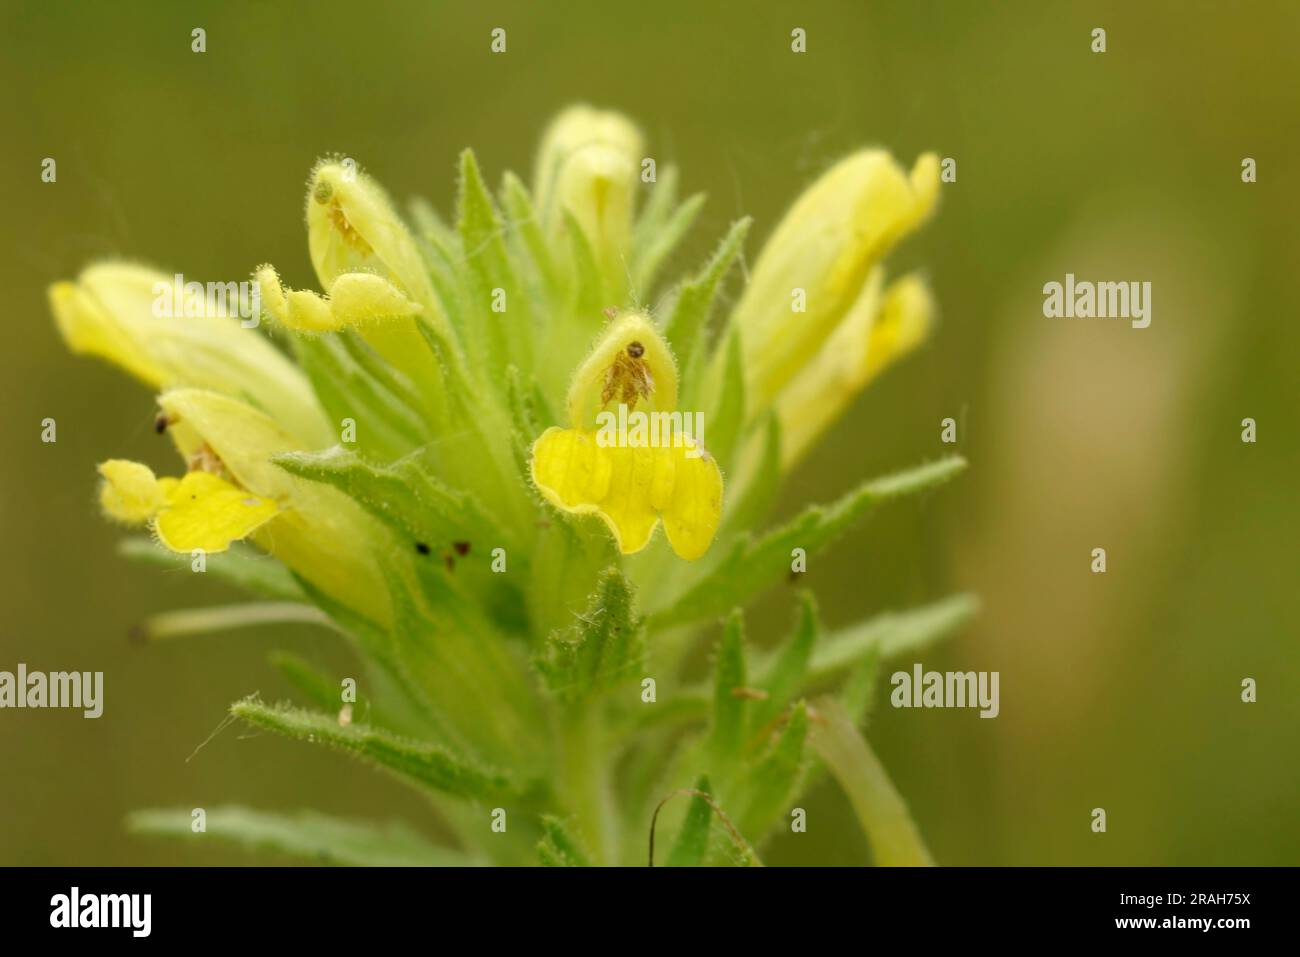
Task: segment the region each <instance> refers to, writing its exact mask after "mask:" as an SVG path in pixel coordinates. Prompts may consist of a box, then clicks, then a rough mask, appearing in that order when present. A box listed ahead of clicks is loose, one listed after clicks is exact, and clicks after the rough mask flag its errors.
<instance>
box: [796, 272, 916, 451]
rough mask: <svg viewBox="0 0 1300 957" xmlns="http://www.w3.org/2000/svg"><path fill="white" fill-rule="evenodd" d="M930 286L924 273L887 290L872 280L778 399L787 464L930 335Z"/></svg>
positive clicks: (877, 281)
mask: <svg viewBox="0 0 1300 957" xmlns="http://www.w3.org/2000/svg"><path fill="white" fill-rule="evenodd" d="M934 313H935V304H934V298H933V297H932V296H931V294H930V290H929V289H928V287H927V286H926V284H925V282H924V280H922V279H921V278H920V277H919V276H918V275H915V274H911V275H907V276H904V277H903V278H902V279H899V280H897V281H895V282H893V283H892V284H890V286H889V287H888V288H887V289H885V290H884V292H883V294H881V292H880V290H879V279H878V278H877V279H875V280H873V281H872V282H869V283H868V285H867V288H866V289H865V290H864V292H863V296H862V299H861V300H860V301H859V302H857V303H855V304H854V306H853V308H852V309H851V310H850V312H849V314H848V315H847V316H845V318H844V321H843V322H842V323H840V325H839V327H837V328H836V330H835V331H834V333H832V335H831V337H830V338H829V339H828V340H827V342H826V344H825V345H824V346H823V347H822V349H821V351H819V352H818V353H817V356H816V357H815V358H814V359H813V361H812V362H810V363H808V364H807V365H806V366H805V367H804V368H803V369H802V370H801V371H800V372H799V374H798V375H797V376H796V377H795V379H794V380H793V381H792V382H791V383H790V384H789V385H788V386H786V388H785V389H783V390H782V392H781V394H780V396H779V397H778V399H777V414H778V416H779V417H780V420H781V460H782V466H783V467H785V468H789V467H790V466H791V465H793V464H794V463H795V462H796V461H798V460H799V459H800V458H801V457H802V456H803V454H804V453H805V452H806V451H807V449H808V448H809V447H810V446H811V445H812V443H813V442H814V441H815V440H816V439H817V438H818V437H819V436H820V435H821V434H822V432H823V431H825V429H826V428H827V427H829V426H830V424H831V423H833V422H834V421H835V420H836V419H838V418H839V417H840V415H841V414H843V412H844V410H845V409H846V408H847V407H848V405H849V403H850V402H851V401H852V400H853V398H854V396H856V395H857V394H858V392H860V391H861V390H862V389H863V387H865V386H866V384H867V383H868V382H870V381H871V380H872V379H873V378H875V376H876V375H877V374H878V373H879V372H880V371H881V370H882V369H884V368H885V367H886V366H888V365H889V364H890V363H891V362H893V361H894V360H896V359H898V358H900V357H901V356H903V355H906V354H907V353H908V352H910V351H911V350H912V349H914V348H915V347H916V346H917V345H919V344H920V343H921V342H922V341H923V340H924V339H925V335H926V332H927V331H928V329H929V328H930V325H931V323H932V322H933V319H934Z"/></svg>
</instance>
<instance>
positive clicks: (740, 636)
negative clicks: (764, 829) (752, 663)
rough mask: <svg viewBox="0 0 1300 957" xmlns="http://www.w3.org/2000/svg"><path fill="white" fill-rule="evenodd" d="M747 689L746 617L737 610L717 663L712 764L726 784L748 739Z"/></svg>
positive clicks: (724, 635) (726, 630)
mask: <svg viewBox="0 0 1300 957" xmlns="http://www.w3.org/2000/svg"><path fill="white" fill-rule="evenodd" d="M744 689H745V619H744V616H743V615H741V613H740V611H739V610H736V611H733V612H732V613H731V617H729V618H728V619H727V624H726V626H725V627H724V628H723V629H722V639H721V641H720V642H719V645H718V654H717V660H716V661H715V662H714V665H713V726H712V729H711V730H710V733H709V741H708V754H709V761H710V766H711V768H712V769H713V773H714V775H715V777H717V779H718V780H719V781H720V782H722V783H723V784H724V785H725V782H726V781H728V780H729V779H730V776H731V772H732V770H733V769H734V768H735V766H736V764H737V762H738V761H739V758H740V751H741V748H742V747H743V745H744V739H745V717H746V715H747V713H748V707H747V706H748V704H749V702H748V700H747V698H746V697H745V695H744Z"/></svg>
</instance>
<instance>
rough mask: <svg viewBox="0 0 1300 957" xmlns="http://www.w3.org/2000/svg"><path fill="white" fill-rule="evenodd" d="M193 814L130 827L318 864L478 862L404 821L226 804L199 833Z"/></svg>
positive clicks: (132, 818) (153, 818) (134, 821)
mask: <svg viewBox="0 0 1300 957" xmlns="http://www.w3.org/2000/svg"><path fill="white" fill-rule="evenodd" d="M191 814H192V812H191V811H190V810H189V809H186V808H175V809H149V810H141V811H134V812H132V813H131V814H130V815H129V816H128V817H127V828H128V830H130V831H131V832H132V833H134V834H148V835H155V836H160V837H171V838H181V839H183V840H187V841H189V842H190V843H192V844H197V843H200V842H202V841H207V840H216V841H223V842H226V843H230V844H235V845H237V846H240V847H243V848H244V849H245V850H248V851H262V850H269V851H280V852H282V853H285V854H291V855H293V856H295V857H301V858H305V859H307V860H310V861H314V862H316V863H320V864H350V865H355V866H360V867H458V866H464V865H467V864H473V863H477V862H476V861H474V860H473V859H471V858H469V857H466V856H465V855H464V854H462V853H460V852H459V851H454V850H451V849H449V848H445V847H439V846H437V845H435V844H431V843H430V842H429V841H427V840H425V838H424V837H423V836H422V835H421V834H419V833H417V832H416V831H414V830H412V829H411V828H410V827H409V826H407V825H406V824H403V823H401V822H400V821H391V822H387V823H378V822H372V821H353V820H348V819H346V818H337V817H331V816H329V815H326V814H319V813H317V812H315V811H309V810H303V811H297V812H295V813H292V814H280V813H275V812H272V811H256V810H253V809H251V808H245V807H240V806H238V805H227V806H223V807H214V808H209V809H208V810H207V814H206V820H205V822H204V823H205V826H206V830H205V831H203V832H200V833H195V832H194V831H193V830H192V823H193V818H192V817H191Z"/></svg>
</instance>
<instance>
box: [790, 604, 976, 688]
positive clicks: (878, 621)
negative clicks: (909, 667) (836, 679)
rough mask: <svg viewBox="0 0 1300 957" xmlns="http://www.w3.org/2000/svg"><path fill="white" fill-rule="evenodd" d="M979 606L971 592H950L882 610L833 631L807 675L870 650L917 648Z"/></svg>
mask: <svg viewBox="0 0 1300 957" xmlns="http://www.w3.org/2000/svg"><path fill="white" fill-rule="evenodd" d="M978 610H979V600H978V599H977V598H976V597H975V596H974V595H969V594H960V595H951V596H949V597H948V598H944V599H942V600H940V601H937V602H934V603H932V604H929V605H923V606H921V607H920V608H912V609H909V610H908V611H899V612H884V613H882V614H879V615H876V616H874V617H872V618H869V619H867V620H866V621H864V622H861V623H859V624H857V625H853V626H852V627H849V628H844V629H841V630H839V631H836V632H833V633H832V634H831V635H829V636H828V637H827V638H826V640H825V641H823V642H822V643H821V645H820V646H819V647H818V649H817V651H816V652H815V653H814V654H813V658H812V663H811V664H810V666H809V677H810V678H811V679H813V680H816V679H819V678H824V677H826V676H828V675H831V674H834V673H835V672H838V671H841V670H843V669H845V668H848V667H850V666H851V665H853V664H855V663H856V662H858V661H860V660H861V659H862V658H863V657H864V656H865V655H867V654H869V653H873V652H874V653H875V654H878V655H879V656H880V658H882V659H889V658H894V657H897V656H898V655H902V654H910V653H913V652H916V651H919V650H920V649H922V648H925V647H927V646H929V645H931V644H933V643H934V642H936V641H939V640H940V639H941V638H945V637H947V636H948V635H950V634H952V633H953V632H954V631H956V630H957V629H958V628H960V627H961V626H962V625H964V624H965V623H966V622H968V621H969V620H970V619H971V618H972V617H974V615H975V613H976V612H977V611H978Z"/></svg>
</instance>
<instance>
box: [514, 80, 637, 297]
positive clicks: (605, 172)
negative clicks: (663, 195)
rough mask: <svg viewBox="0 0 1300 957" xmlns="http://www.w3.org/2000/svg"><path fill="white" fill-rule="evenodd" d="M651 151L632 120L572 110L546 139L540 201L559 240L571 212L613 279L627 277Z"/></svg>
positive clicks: (540, 161)
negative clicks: (644, 163) (644, 165)
mask: <svg viewBox="0 0 1300 957" xmlns="http://www.w3.org/2000/svg"><path fill="white" fill-rule="evenodd" d="M644 149H645V146H644V142H643V140H642V138H641V133H640V131H639V130H638V129H637V128H636V126H635V125H634V124H633V123H632V121H631V120H629V119H628V118H627V117H625V116H623V115H622V114H621V113H616V112H613V111H602V110H596V109H593V108H592V107H590V106H581V105H579V106H571V107H569V108H568V109H567V110H565V111H564V112H563V113H561V114H560V115H559V116H557V117H556V118H555V119H554V120H553V121H552V122H551V125H550V126H549V127H547V130H546V133H545V134H544V135H543V137H542V145H541V148H540V150H539V152H538V155H537V182H536V184H535V186H534V201H535V203H536V206H537V210H538V214H539V216H540V217H541V219H542V222H543V223H545V224H546V225H547V227H548V229H549V231H550V233H551V234H552V235H553V236H559V235H562V234H563V233H564V216H563V211H564V210H566V209H567V210H568V211H569V213H570V214H572V216H573V218H574V220H575V221H576V222H577V224H578V225H579V226H581V227H582V231H583V232H584V233H585V234H586V236H587V239H588V241H589V242H590V243H591V246H592V249H593V251H594V252H595V253H596V256H597V257H598V259H599V260H600V262H601V264H602V265H603V266H604V267H605V268H606V270H607V271H611V276H620V275H623V274H624V273H625V271H626V268H625V265H624V263H623V258H624V256H625V254H626V251H627V246H628V240H629V237H630V236H631V232H632V214H633V209H634V207H635V205H636V188H637V181H638V170H639V164H640V162H641V159H642V153H643V151H644Z"/></svg>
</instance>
